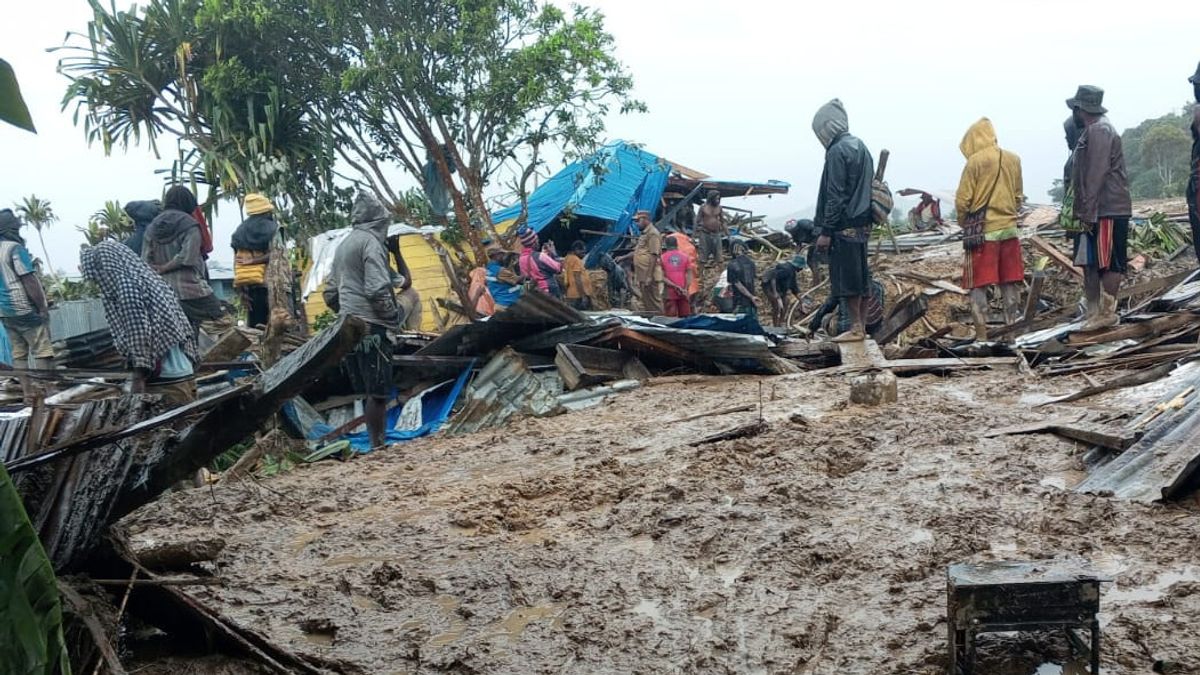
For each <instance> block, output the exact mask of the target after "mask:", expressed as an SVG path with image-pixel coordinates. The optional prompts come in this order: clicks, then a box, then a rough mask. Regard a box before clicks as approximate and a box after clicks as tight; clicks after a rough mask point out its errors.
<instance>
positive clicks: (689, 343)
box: [630, 323, 800, 375]
mask: <svg viewBox="0 0 1200 675" xmlns="http://www.w3.org/2000/svg"><path fill="white" fill-rule="evenodd" d="M630 328H633V329H634V330H636V331H637V332H639V333H644V334H646V335H649V336H652V337H655V338H658V339H660V340H662V341H664V342H669V343H671V344H672V345H674V346H676V347H678V348H680V349H684V350H686V351H689V352H692V353H694V354H701V355H703V356H705V357H706V358H709V359H711V360H712V361H713V362H714V363H716V364H717V365H718V366H719V367H722V368H723V369H727V370H729V371H731V372H761V373H766V374H771V375H786V374H788V373H797V372H800V369H799V368H798V367H797V366H796V365H795V364H794V363H792V362H791V361H788V360H787V359H783V358H780V357H778V356H776V355H775V354H773V353H772V352H771V349H770V347H771V343H770V342H769V341H768V340H767V338H765V337H763V336H761V335H743V334H740V333H722V332H718V331H711V330H690V329H683V328H667V327H666V326H652V325H646V324H642V323H638V324H635V325H631V326H630Z"/></svg>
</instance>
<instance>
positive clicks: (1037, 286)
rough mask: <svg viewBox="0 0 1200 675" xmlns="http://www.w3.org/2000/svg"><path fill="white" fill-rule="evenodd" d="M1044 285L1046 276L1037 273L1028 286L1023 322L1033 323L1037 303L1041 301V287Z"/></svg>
mask: <svg viewBox="0 0 1200 675" xmlns="http://www.w3.org/2000/svg"><path fill="white" fill-rule="evenodd" d="M1045 285H1046V275H1045V274H1042V273H1041V272H1038V273H1037V274H1035V275H1034V277H1033V283H1031V284H1029V297H1028V298H1026V300H1025V316H1024V318H1023V320H1024V321H1025V322H1026V323H1029V322H1031V321H1033V318H1034V317H1035V316H1037V311H1038V301H1040V300H1041V299H1042V287H1043V286H1045Z"/></svg>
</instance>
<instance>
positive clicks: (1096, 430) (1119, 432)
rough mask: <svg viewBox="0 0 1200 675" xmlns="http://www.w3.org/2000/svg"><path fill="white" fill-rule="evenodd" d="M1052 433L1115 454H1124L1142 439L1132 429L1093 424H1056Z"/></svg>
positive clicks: (1140, 433)
mask: <svg viewBox="0 0 1200 675" xmlns="http://www.w3.org/2000/svg"><path fill="white" fill-rule="evenodd" d="M1053 431H1054V433H1056V434H1058V435H1059V436H1066V437H1067V438H1072V439H1075V440H1077V441H1083V442H1084V443H1088V444H1090V445H1099V446H1101V447H1104V448H1108V449H1110V450H1116V451H1117V452H1124V451H1125V450H1128V449H1129V448H1131V447H1133V444H1134V443H1137V442H1138V440H1140V439H1141V437H1142V432H1140V431H1134V430H1132V429H1122V428H1119V427H1110V426H1107V425H1104V424H1096V423H1093V422H1076V423H1074V424H1058V425H1055V426H1054V428H1053Z"/></svg>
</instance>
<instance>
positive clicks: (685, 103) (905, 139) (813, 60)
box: [0, 0, 1200, 274]
mask: <svg viewBox="0 0 1200 675" xmlns="http://www.w3.org/2000/svg"><path fill="white" fill-rule="evenodd" d="M117 4H118V6H120V5H128V4H129V3H127V2H123V1H122V0H118V3H117ZM589 4H592V5H593V6H598V7H600V8H601V9H602V10H603V11H604V13H605V14H606V16H607V18H608V28H609V31H610V32H611V33H613V35H614V36H615V37H616V41H617V45H618V47H617V48H618V53H619V55H620V57H621V58H622V59H623V60H624V62H625V63H626V65H627V66H628V67H629V69H630V71H631V72H632V74H633V76H634V81H635V83H636V89H637V96H638V97H639V98H641V99H642V100H643V101H645V102H646V103H647V104H648V105H649V108H650V112H649V113H647V114H645V115H637V116H631V117H614V118H613V119H612V121H611V123H610V125H609V137H610V138H623V139H626V140H631V141H636V142H639V143H643V144H644V145H645V146H646V148H647V149H648V150H650V151H651V152H653V153H655V154H658V155H660V156H663V157H666V158H668V159H671V160H674V161H677V162H680V163H682V164H685V165H687V166H690V167H692V168H695V169H698V170H702V171H704V172H706V173H709V174H712V175H713V176H715V177H718V178H729V179H737V180H767V179H771V178H774V179H779V180H785V181H788V182H790V183H791V184H792V191H791V194H789V195H787V196H784V197H774V198H772V199H767V198H757V199H751V200H746V203H745V204H738V205H740V206H746V207H748V208H753V209H754V210H756V211H758V212H761V213H764V214H767V215H771V216H780V215H784V214H789V213H792V212H795V211H800V210H805V209H808V208H810V207H811V206H812V204H813V203H814V202H815V201H816V189H817V183H818V180H819V178H820V172H821V161H822V154H823V153H822V149H821V147H820V144H819V143H818V142H817V140H816V138H815V137H814V136H813V134H812V131H811V128H810V125H811V121H812V116H813V113H814V112H815V111H816V109H817V108H818V107H819V106H820V105H821V104H823V103H824V102H826V101H828V100H829V99H830V98H833V97H838V98H840V99H841V100H842V101H843V103H844V104H845V106H846V109H847V111H848V112H849V115H850V128H851V131H852V132H853V133H855V134H856V135H858V136H860V137H861V138H862V139H863V140H864V141H865V142H866V144H867V147H869V148H870V149H871V150H872V151H873V152H874V153H876V154H878V152H879V151H880V150H881V149H884V148H887V149H888V150H890V151H891V160H890V162H889V164H888V175H887V178H888V181H889V183H890V184H891V186H892V188H893V189H899V188H903V187H921V188H925V189H928V190H932V191H938V192H943V193H951V194H952V193H953V190H954V188H955V186H956V184H957V181H958V175H959V172H960V171H961V168H962V164H963V158H962V155H961V154H960V153H959V151H958V143H959V141H960V140H961V138H962V135H963V133H964V132H965V130H966V128H967V127H968V126H969V125H970V124H971V123H973V122H974V121H975V120H977V119H978V118H979V117H981V116H988V117H990V118H991V119H992V121H993V122H994V123H995V126H996V130H997V134H998V136H999V138H1000V143H1001V145H1003V146H1004V147H1005V148H1007V149H1009V150H1012V151H1013V152H1016V153H1017V154H1018V155H1020V156H1021V158H1022V160H1023V165H1024V173H1025V186H1026V193H1027V194H1028V196H1029V198H1030V200H1031V201H1034V202H1046V201H1048V198H1047V197H1046V190H1047V189H1049V187H1050V184H1051V181H1052V180H1053V179H1054V178H1055V177H1057V176H1059V175H1060V173H1061V170H1062V164H1063V161H1064V160H1065V155H1066V148H1065V144H1064V141H1063V137H1062V121H1063V119H1064V118H1066V116H1067V115H1068V111H1067V108H1066V106H1065V104H1064V100H1065V99H1066V98H1068V97H1069V96H1071V95H1072V94H1073V93H1074V91H1075V88H1076V86H1077V85H1079V84H1085V83H1086V84H1096V85H1099V86H1101V87H1103V88H1104V89H1105V90H1106V92H1107V93H1106V96H1105V105H1106V106H1107V107H1108V108H1109V109H1110V111H1111V112H1110V117H1111V118H1112V120H1113V123H1114V124H1116V125H1117V127H1118V128H1120V129H1124V128H1126V127H1129V126H1133V125H1136V124H1137V123H1139V122H1141V121H1142V120H1143V119H1146V118H1148V117H1157V116H1159V115H1162V114H1164V113H1167V112H1170V111H1171V110H1174V109H1178V108H1180V107H1181V106H1182V105H1183V104H1184V103H1186V102H1187V100H1188V99H1189V98H1190V95H1191V87H1190V85H1189V84H1188V83H1187V77H1188V76H1189V75H1191V74H1192V72H1194V69H1195V67H1196V62H1197V60H1198V59H1200V43H1197V41H1196V39H1195V32H1194V31H1195V26H1194V19H1195V13H1194V12H1191V11H1189V10H1187V9H1186V8H1187V6H1188V5H1187V3H1179V2H1167V1H1158V0H1143V1H1142V2H1138V3H1136V4H1133V3H1130V4H1124V5H1122V9H1121V11H1116V10H1113V9H1108V8H1106V7H1105V6H1104V5H1102V4H1095V3H1083V2H1073V1H1072V2H1066V1H1057V2H1056V1H1054V0H1040V1H1038V2H1034V1H1032V0H1008V1H1007V2H996V3H986V4H985V3H979V2H961V0H958V1H954V0H947V1H944V2H936V1H932V0H910V1H909V2H905V3H894V2H860V1H854V0H841V1H840V2H829V3H809V2H782V1H778V2H767V1H763V0H740V1H738V2H729V1H728V0H721V1H717V0H599V1H595V2H591V3H589ZM88 17H89V10H88V6H87V3H86V2H85V1H84V0H40V1H39V2H17V1H16V0H0V57H3V58H5V59H7V60H8V61H9V62H10V63H11V64H12V65H13V67H14V68H15V69H16V72H17V77H18V79H19V80H20V82H21V86H22V89H23V91H24V94H25V98H26V101H27V103H28V104H29V106H30V108H31V112H32V113H33V116H34V120H35V123H36V124H37V126H38V130H39V133H38V135H36V136H34V135H32V134H28V133H25V132H22V131H18V130H16V129H15V128H12V127H8V126H0V148H2V149H3V154H2V157H3V161H2V162H0V204H4V205H7V204H9V203H11V202H14V201H17V200H18V199H19V198H21V197H22V196H25V195H28V194H30V193H36V194H37V195H38V196H39V197H43V198H46V199H49V200H51V202H52V203H53V206H54V210H55V212H56V213H57V214H58V215H59V216H60V217H61V219H62V220H61V222H59V223H57V224H56V225H54V226H53V228H52V229H51V230H50V231H49V232H48V233H47V235H46V244H47V247H48V248H49V249H50V251H49V255H50V258H51V261H52V262H53V264H54V266H55V268H58V269H65V270H67V271H68V272H69V273H72V274H74V273H75V272H76V265H77V257H78V256H77V251H78V246H79V244H80V243H81V242H82V241H83V239H82V236H80V235H79V234H78V233H77V232H76V231H75V226H77V225H83V224H85V223H86V221H87V218H88V216H89V215H90V214H91V213H93V212H94V211H96V210H97V209H99V208H100V207H101V206H102V205H103V203H104V201H105V200H108V199H118V200H120V201H121V202H122V203H124V202H126V201H128V200H131V199H138V198H152V197H156V196H157V195H158V194H160V192H161V190H162V179H161V177H159V176H156V175H154V173H153V171H154V170H155V169H161V168H165V167H167V166H169V159H164V160H157V159H155V158H154V156H153V155H152V154H151V153H150V152H149V151H148V150H146V149H133V150H131V151H129V152H128V153H122V152H121V151H119V150H117V151H115V152H114V155H113V156H112V157H107V158H106V157H104V154H103V151H102V150H101V149H100V148H99V147H92V148H89V147H88V146H87V144H86V143H85V141H84V137H83V132H82V130H81V129H80V128H77V127H75V126H74V125H73V123H72V119H71V117H72V115H71V110H68V111H66V112H60V100H61V98H62V92H63V88H64V84H65V81H64V80H63V78H61V77H60V76H59V75H57V73H56V72H55V65H56V63H57V60H58V56H59V55H57V54H51V53H47V52H46V51H45V50H46V48H47V47H54V46H57V45H59V44H61V43H62V40H63V37H64V35H65V33H66V32H67V31H68V30H84V29H85V27H86V24H87V20H88ZM1172 17H1175V19H1176V20H1172ZM162 149H163V150H164V151H165V152H167V153H168V154H171V153H173V151H174V143H172V142H170V141H168V140H167V139H163V144H162ZM1127 159H1128V161H1136V158H1127ZM236 213H237V212H236V209H235V208H233V207H232V205H228V206H226V207H225V208H223V210H222V213H221V215H220V216H219V217H218V219H217V222H216V233H215V238H216V241H217V251H216V254H215V258H216V259H217V260H220V261H226V262H227V261H228V260H230V259H231V254H230V251H229V249H228V241H229V236H230V235H231V234H232V231H233V228H234V227H235V226H236V221H237V215H236ZM28 238H30V239H31V241H32V240H34V239H35V237H34V236H33V234H32V233H30V235H29V237H28ZM33 248H34V252H35V254H37V255H41V251H40V249H39V248H38V245H37V244H36V243H33Z"/></svg>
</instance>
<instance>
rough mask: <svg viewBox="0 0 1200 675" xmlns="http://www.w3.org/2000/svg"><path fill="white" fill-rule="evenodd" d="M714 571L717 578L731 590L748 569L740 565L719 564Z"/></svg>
mask: <svg viewBox="0 0 1200 675" xmlns="http://www.w3.org/2000/svg"><path fill="white" fill-rule="evenodd" d="M713 571H715V572H716V574H717V578H718V579H720V580H721V583H722V584H724V585H725V588H729V587H730V586H732V585H733V584H734V582H735V581H737V579H738V577H740V576H742V574H743V573H744V572H745V571H746V568H745V567H742V566H740V565H729V564H717V565H715V566H714V567H713Z"/></svg>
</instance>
